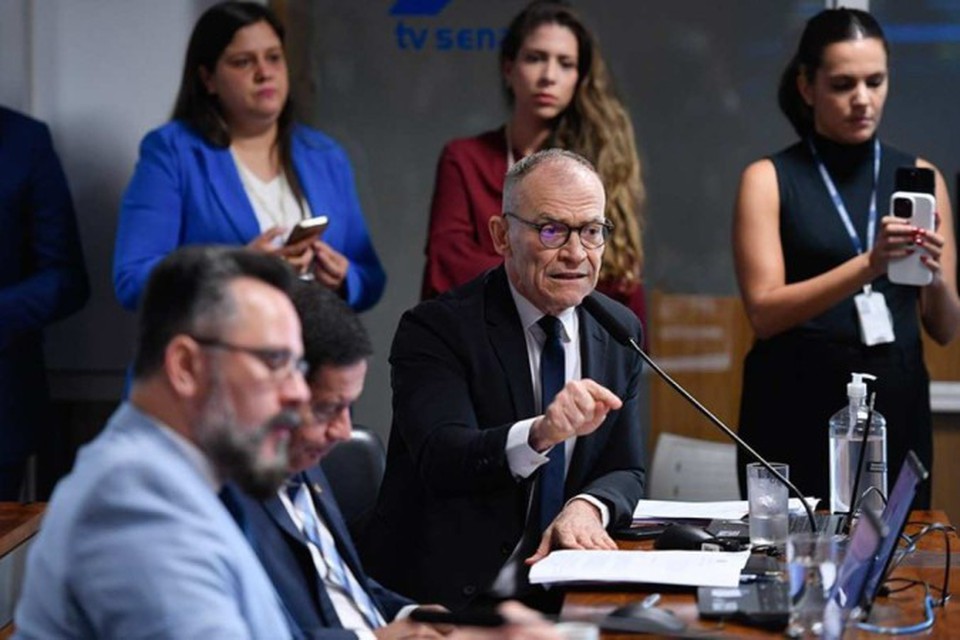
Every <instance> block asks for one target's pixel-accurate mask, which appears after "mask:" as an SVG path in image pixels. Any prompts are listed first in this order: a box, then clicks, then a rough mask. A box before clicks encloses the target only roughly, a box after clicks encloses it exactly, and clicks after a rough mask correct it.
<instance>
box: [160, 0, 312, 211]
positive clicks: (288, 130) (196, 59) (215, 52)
mask: <svg viewBox="0 0 960 640" xmlns="http://www.w3.org/2000/svg"><path fill="white" fill-rule="evenodd" d="M257 22H266V23H267V24H269V25H270V27H271V28H272V29H273V31H274V33H276V34H277V38H279V39H280V43H281V44H283V42H284V29H283V25H282V24H280V20H278V19H277V16H276V15H274V13H273V12H272V11H270V9H268V8H267V7H265V6H263V5H261V4H257V3H255V2H233V1H231V2H221V3H220V4H216V5H214V6H212V7H210V8H209V9H207V10H206V11H204V12H203V15H201V16H200V19H199V20H197V24H196V26H194V27H193V33H191V34H190V43H189V44H188V45H187V56H186V59H185V60H184V63H183V76H182V78H181V80H180V90H179V91H178V92H177V101H176V103H175V104H174V107H173V115H172V116H171V117H172V118H173V119H174V120H182V121H183V122H185V123H187V124H188V125H190V126H191V127H192V128H193V129H195V130H196V131H197V133H199V134H200V135H201V136H202V137H203V138H204V139H205V140H206V141H207V142H209V143H210V144H212V145H214V146H217V147H223V148H225V147H229V146H230V141H231V139H230V129H229V128H228V127H227V122H226V119H225V118H224V115H223V112H222V111H221V108H220V101H219V100H218V99H217V96H215V95H210V93H209V92H208V91H207V88H206V86H205V85H204V84H203V80H202V78H201V77H200V69H201V68H203V69H205V70H206V71H207V72H208V73H213V72H214V70H215V69H216V66H217V60H219V59H220V56H221V55H222V54H223V50H224V49H226V48H227V46H228V45H229V44H230V42H231V41H232V40H233V36H234V35H235V34H236V33H237V31H239V30H240V29H242V28H244V27H249V26H250V25H252V24H256V23H257ZM293 128H294V117H293V102H292V101H291V100H290V97H289V96H288V97H287V102H286V104H284V105H283V109H282V110H281V111H280V116H279V117H278V118H277V140H276V142H275V144H276V145H277V151H278V152H279V159H280V166H281V168H282V169H283V173H284V175H285V176H286V178H287V182H288V183H289V184H290V190H291V191H292V192H293V194H294V196H295V197H296V199H297V201H298V202H299V201H300V199H301V198H302V197H303V190H302V189H301V188H300V181H299V180H298V179H297V173H296V171H294V169H293V156H292V151H291V148H292V146H293V145H292V140H291V138H292V133H293Z"/></svg>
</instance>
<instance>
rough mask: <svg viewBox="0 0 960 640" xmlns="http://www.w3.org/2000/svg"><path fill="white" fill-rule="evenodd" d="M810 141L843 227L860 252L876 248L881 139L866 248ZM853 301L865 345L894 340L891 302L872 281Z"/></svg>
mask: <svg viewBox="0 0 960 640" xmlns="http://www.w3.org/2000/svg"><path fill="white" fill-rule="evenodd" d="M807 144H808V146H809V147H810V153H811V154H812V155H813V160H814V162H816V164H817V170H818V171H819V172H820V178H821V179H822V180H823V186H824V187H826V189H827V192H828V193H829V194H830V199H831V200H832V201H833V206H834V208H835V209H836V211H837V215H838V216H839V217H840V221H841V222H843V226H844V227H845V228H846V230H847V235H849V236H850V241H851V243H853V248H854V251H856V252H857V254H858V255H859V254H861V253H863V252H864V250H866V251H869V250H870V249H871V248H873V241H874V237H875V236H876V231H877V184H878V182H879V179H880V140H878V139H876V138H875V139H874V141H873V192H872V193H871V194H870V211H869V216H868V218H867V246H866V249H864V246H863V243H862V242H861V241H860V236H859V235H857V230H856V229H855V228H854V226H853V221H852V220H851V219H850V214H849V213H847V207H846V206H845V205H844V204H843V199H842V198H841V197H840V192H839V191H837V187H836V185H835V184H834V183H833V179H832V178H831V177H830V174H829V173H828V172H827V168H826V166H824V164H823V161H822V160H821V159H820V154H818V153H817V148H816V147H815V146H814V144H813V141H812V140H807ZM853 302H854V306H855V307H856V309H857V319H858V320H859V323H860V339H861V340H862V341H863V344H865V345H867V346H868V347H872V346H874V345H878V344H887V343H889V342H893V341H894V339H895V337H894V334H893V318H892V316H891V315H890V309H889V308H888V307H887V301H886V299H885V298H884V297H883V294H882V293H880V292H878V291H874V290H873V287H871V286H870V284H865V285H864V286H863V292H862V293H858V294H857V295H856V296H854V298H853Z"/></svg>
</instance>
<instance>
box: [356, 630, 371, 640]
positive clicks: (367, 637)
mask: <svg viewBox="0 0 960 640" xmlns="http://www.w3.org/2000/svg"><path fill="white" fill-rule="evenodd" d="M350 631H353V632H354V633H355V634H357V640H377V636H376V634H374V633H373V631H371V630H370V629H350Z"/></svg>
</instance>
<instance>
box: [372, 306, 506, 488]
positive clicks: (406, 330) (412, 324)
mask: <svg viewBox="0 0 960 640" xmlns="http://www.w3.org/2000/svg"><path fill="white" fill-rule="evenodd" d="M462 326H463V324H462V323H460V322H458V321H457V320H456V319H455V318H454V317H453V315H452V314H451V313H450V312H449V309H448V307H447V306H446V305H444V304H440V303H436V302H428V303H424V304H422V305H420V306H419V307H417V308H416V309H414V310H413V311H411V312H408V313H406V314H404V316H403V318H402V319H401V321H400V326H399V328H398V329H397V335H396V337H395V338H394V342H393V349H392V351H391V354H390V364H391V384H392V386H393V409H394V422H393V428H394V429H395V430H397V435H398V436H399V437H400V439H401V441H402V443H403V446H404V447H405V448H406V449H407V454H408V456H409V459H410V460H411V461H412V464H413V466H414V468H415V471H416V473H417V475H418V476H419V478H420V480H421V482H422V486H424V487H425V488H426V489H427V490H428V491H430V492H432V493H433V494H434V495H436V496H440V497H465V496H471V495H489V494H490V492H495V491H498V490H503V489H506V488H512V487H515V485H516V482H515V481H514V479H513V477H512V475H511V473H510V469H509V466H508V464H507V459H506V452H505V447H506V441H507V433H508V432H509V430H510V427H511V426H512V424H513V423H512V422H504V423H502V424H499V425H497V426H492V427H487V428H482V429H481V428H480V425H479V423H478V419H477V414H476V410H475V407H474V398H475V397H476V398H483V397H484V393H482V387H481V385H482V384H483V382H484V381H483V380H479V379H478V378H477V376H476V375H475V373H474V371H473V370H472V369H471V365H470V364H469V363H470V362H471V361H472V359H471V358H470V357H468V356H467V350H470V349H477V348H481V349H482V348H483V344H480V345H478V338H477V337H476V336H472V337H470V338H468V337H467V336H464V335H462V332H461V331H460V330H459V329H460V328H461V327H462ZM494 424H496V423H494Z"/></svg>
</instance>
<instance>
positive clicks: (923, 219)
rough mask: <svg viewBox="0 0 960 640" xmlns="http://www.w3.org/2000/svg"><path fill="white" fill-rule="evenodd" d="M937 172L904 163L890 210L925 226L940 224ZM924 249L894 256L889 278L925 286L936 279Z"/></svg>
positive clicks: (907, 220) (931, 227)
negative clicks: (895, 257)
mask: <svg viewBox="0 0 960 640" xmlns="http://www.w3.org/2000/svg"><path fill="white" fill-rule="evenodd" d="M934 182H935V179H934V174H933V170H932V169H926V168H922V167H900V168H899V169H897V182H896V185H897V190H896V191H895V192H894V194H893V195H892V196H890V214H891V215H894V216H896V217H898V218H903V219H904V221H905V222H907V223H908V224H911V225H913V226H915V227H920V228H921V229H927V230H929V231H933V230H934V226H935V225H936V211H937V200H936V198H934V196H933V194H934ZM922 255H924V251H923V250H922V249H918V250H916V251H914V252H913V253H912V254H911V255H909V256H904V257H902V258H897V259H896V260H891V261H890V263H889V264H888V265H887V278H889V279H890V282H893V283H896V284H908V285H914V286H918V287H922V286H925V285H928V284H930V283H931V282H932V281H933V272H932V271H930V269H928V268H927V267H926V266H925V265H924V264H923V262H921V261H920V256H922Z"/></svg>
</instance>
